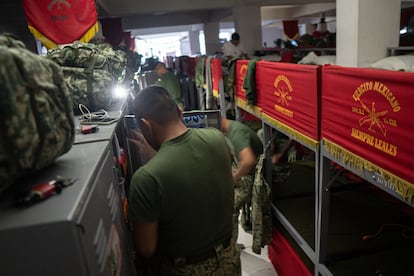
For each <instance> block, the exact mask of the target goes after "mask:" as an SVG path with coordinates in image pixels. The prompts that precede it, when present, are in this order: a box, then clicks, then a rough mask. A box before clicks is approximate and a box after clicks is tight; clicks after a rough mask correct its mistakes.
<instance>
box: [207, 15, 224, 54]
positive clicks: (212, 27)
mask: <svg viewBox="0 0 414 276" xmlns="http://www.w3.org/2000/svg"><path fill="white" fill-rule="evenodd" d="M219 32H220V24H219V22H206V23H204V37H205V41H206V55H214V54H215V53H216V52H221V45H220V39H219Z"/></svg>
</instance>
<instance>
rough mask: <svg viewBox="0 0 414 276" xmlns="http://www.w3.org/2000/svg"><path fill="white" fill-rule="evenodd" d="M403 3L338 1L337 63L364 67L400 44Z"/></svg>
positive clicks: (367, 0) (356, 0)
mask: <svg viewBox="0 0 414 276" xmlns="http://www.w3.org/2000/svg"><path fill="white" fill-rule="evenodd" d="M400 13H401V0H336V20H337V24H336V26H337V32H336V55H337V57H336V61H337V64H339V65H343V66H351V67H365V66H367V65H369V64H371V63H372V62H375V61H377V60H379V59H381V58H384V57H385V56H386V48H387V47H396V46H398V43H399V30H400Z"/></svg>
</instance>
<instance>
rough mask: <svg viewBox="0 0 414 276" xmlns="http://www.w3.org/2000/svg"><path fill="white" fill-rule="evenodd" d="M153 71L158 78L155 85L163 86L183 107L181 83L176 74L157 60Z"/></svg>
mask: <svg viewBox="0 0 414 276" xmlns="http://www.w3.org/2000/svg"><path fill="white" fill-rule="evenodd" d="M155 72H156V73H157V75H158V79H157V80H156V81H155V85H158V86H161V87H164V88H165V89H167V91H168V92H169V93H170V95H171V97H172V98H173V99H174V100H175V102H176V103H177V104H178V105H179V106H180V107H183V106H184V104H183V98H182V95H181V85H180V81H179V80H178V78H177V76H176V75H174V73H172V72H170V71H169V70H168V69H167V67H166V66H165V64H164V63H163V62H158V63H157V65H156V66H155Z"/></svg>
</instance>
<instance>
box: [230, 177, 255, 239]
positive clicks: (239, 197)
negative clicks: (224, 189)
mask: <svg viewBox="0 0 414 276" xmlns="http://www.w3.org/2000/svg"><path fill="white" fill-rule="evenodd" d="M253 179H254V174H253V173H251V174H249V175H246V176H243V177H242V178H241V180H240V185H239V187H237V188H235V190H234V212H233V233H232V237H233V239H234V240H237V237H238V233H239V216H240V210H241V211H242V215H241V226H242V227H243V229H244V230H245V231H247V232H248V231H250V230H251V227H252V223H251V219H250V206H251V199H252V188H253Z"/></svg>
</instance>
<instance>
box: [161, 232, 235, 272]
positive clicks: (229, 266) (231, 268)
mask: <svg viewBox="0 0 414 276" xmlns="http://www.w3.org/2000/svg"><path fill="white" fill-rule="evenodd" d="M215 251H216V256H214V257H212V258H210V259H207V260H205V261H201V262H199V263H196V264H185V260H184V259H180V258H176V259H174V260H163V261H162V262H161V275H168V276H170V275H171V276H178V275H180V276H181V275H196V276H197V275H200V276H224V275H229V276H233V275H234V276H237V275H241V261H240V249H239V248H238V246H236V243H235V242H234V241H233V240H232V241H230V244H229V246H227V248H223V245H218V246H216V248H215Z"/></svg>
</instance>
